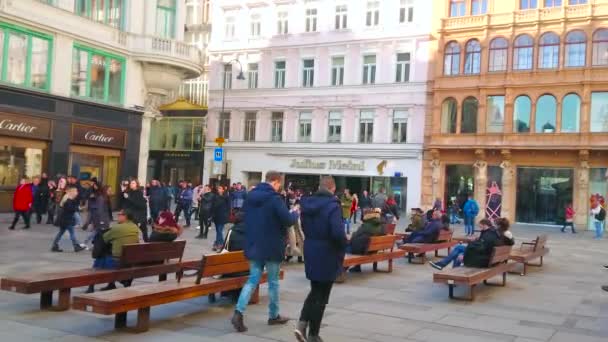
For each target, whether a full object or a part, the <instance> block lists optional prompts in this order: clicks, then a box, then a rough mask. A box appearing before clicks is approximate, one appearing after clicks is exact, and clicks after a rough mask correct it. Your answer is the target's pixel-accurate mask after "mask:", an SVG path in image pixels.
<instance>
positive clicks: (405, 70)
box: [395, 52, 410, 83]
mask: <svg viewBox="0 0 608 342" xmlns="http://www.w3.org/2000/svg"><path fill="white" fill-rule="evenodd" d="M409 80H410V54H409V52H404V53H398V54H397V75H396V77H395V82H397V83H401V82H409Z"/></svg>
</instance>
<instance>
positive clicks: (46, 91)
mask: <svg viewBox="0 0 608 342" xmlns="http://www.w3.org/2000/svg"><path fill="white" fill-rule="evenodd" d="M185 14H186V8H185V1H183V0H112V1H108V0H105V1H104V0H78V1H76V0H45V1H42V0H38V1H36V0H18V1H16V0H12V1H9V0H0V44H2V45H0V46H2V47H3V48H2V49H0V61H1V63H0V69H1V71H0V98H2V101H0V107H1V108H0V113H1V115H2V117H1V118H0V119H2V120H3V121H4V122H8V121H11V122H13V123H15V124H17V126H18V125H20V124H23V125H27V126H28V127H29V126H31V127H36V128H35V129H32V130H31V131H30V132H17V131H15V130H13V131H10V130H3V129H2V128H0V151H2V152H0V154H1V155H0V179H5V180H6V179H8V181H7V183H6V184H4V183H3V184H2V186H3V188H2V189H5V188H4V186H5V185H8V184H12V183H14V182H13V180H14V179H15V177H17V178H18V177H21V176H27V177H31V176H34V175H36V174H40V172H42V171H47V172H49V173H51V174H55V173H64V174H65V173H73V174H75V175H77V176H80V177H81V178H83V179H85V178H89V177H97V178H99V179H102V180H103V181H104V182H105V183H106V184H109V185H111V186H113V187H114V188H115V189H116V188H117V187H118V180H119V179H120V178H122V177H126V176H138V177H139V178H141V179H145V177H146V165H147V159H148V157H147V156H148V143H149V139H148V135H149V131H150V121H151V118H153V117H154V116H155V113H156V109H157V106H158V105H159V104H160V103H162V102H164V97H166V96H167V95H168V94H169V93H170V92H171V91H172V90H174V89H177V88H178V87H179V85H180V84H181V82H182V81H183V80H184V79H189V78H195V77H198V76H200V75H201V74H202V72H203V66H202V63H201V53H200V50H199V49H197V48H194V47H191V46H190V45H188V44H186V43H184V30H183V27H184V20H185ZM7 120H8V121H7ZM22 127H23V126H22ZM91 132H92V133H91ZM18 133H21V134H18ZM91 137H93V138H94V139H93V138H91ZM24 150H25V152H23V151H24ZM10 192H11V191H10V189H8V190H7V191H6V193H10ZM3 194H4V192H2V190H0V197H2V196H4V195H3ZM7 196H8V195H7ZM0 202H2V203H4V199H2V198H0Z"/></svg>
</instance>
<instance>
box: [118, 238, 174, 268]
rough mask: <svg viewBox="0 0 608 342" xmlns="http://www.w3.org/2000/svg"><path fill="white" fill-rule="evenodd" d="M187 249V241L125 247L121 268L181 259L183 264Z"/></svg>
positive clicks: (148, 243)
mask: <svg viewBox="0 0 608 342" xmlns="http://www.w3.org/2000/svg"><path fill="white" fill-rule="evenodd" d="M185 248H186V241H185V240H179V241H173V242H146V243H137V244H129V245H124V246H123V247H122V256H121V257H120V267H133V266H144V265H154V264H162V263H164V262H166V261H169V260H172V259H179V261H180V262H181V261H182V256H183V255H184V249H185Z"/></svg>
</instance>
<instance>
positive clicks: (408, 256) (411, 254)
mask: <svg viewBox="0 0 608 342" xmlns="http://www.w3.org/2000/svg"><path fill="white" fill-rule="evenodd" d="M413 257H414V253H407V262H408V263H410V264H411V263H412V258H413Z"/></svg>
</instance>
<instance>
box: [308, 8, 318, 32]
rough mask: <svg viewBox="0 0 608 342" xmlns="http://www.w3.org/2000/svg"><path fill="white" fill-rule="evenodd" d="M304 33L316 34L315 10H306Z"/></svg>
mask: <svg viewBox="0 0 608 342" xmlns="http://www.w3.org/2000/svg"><path fill="white" fill-rule="evenodd" d="M306 32H317V9H316V8H309V9H307V10H306Z"/></svg>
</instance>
